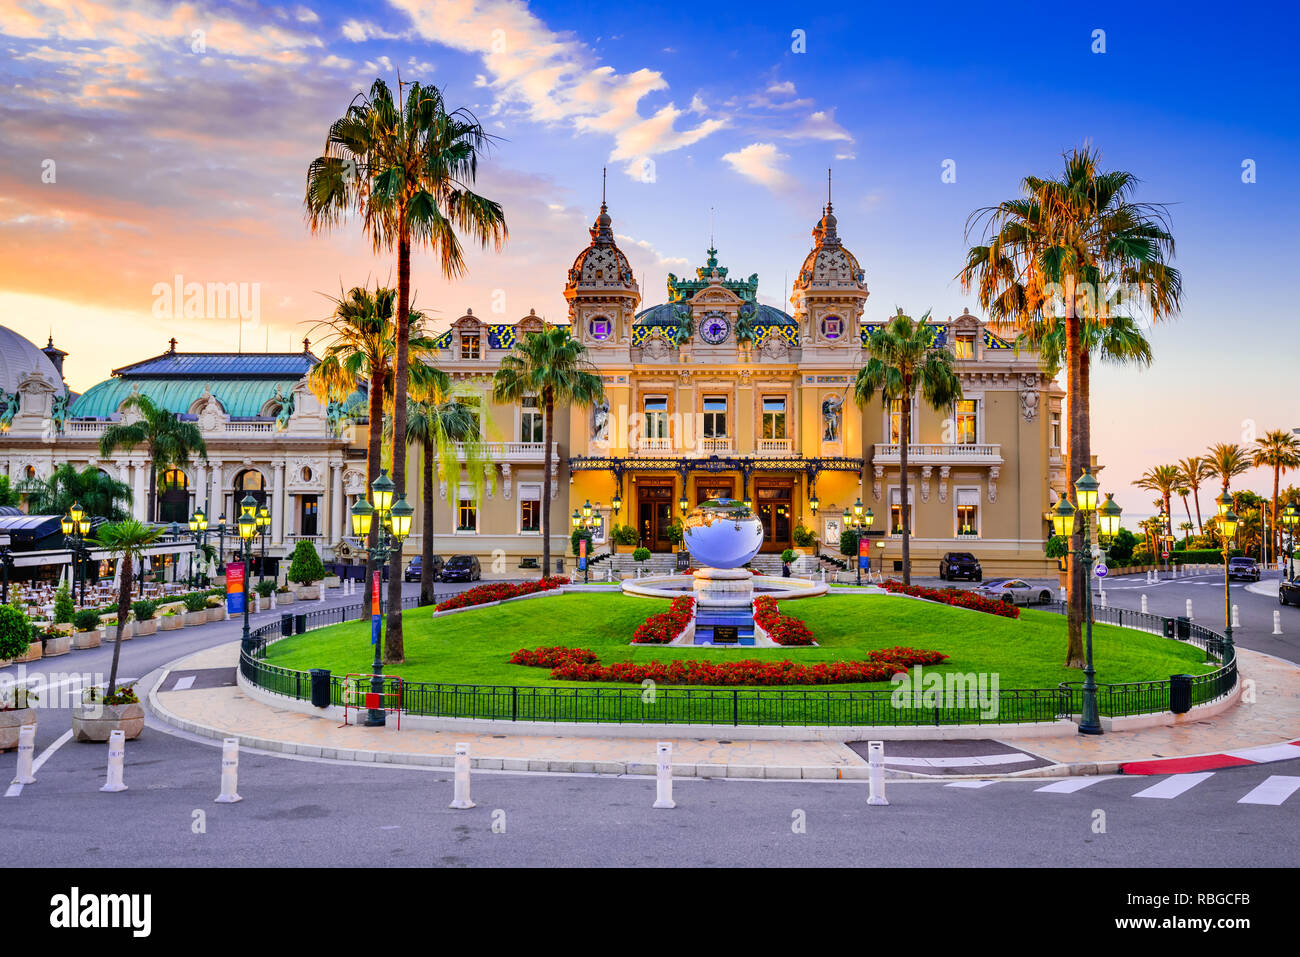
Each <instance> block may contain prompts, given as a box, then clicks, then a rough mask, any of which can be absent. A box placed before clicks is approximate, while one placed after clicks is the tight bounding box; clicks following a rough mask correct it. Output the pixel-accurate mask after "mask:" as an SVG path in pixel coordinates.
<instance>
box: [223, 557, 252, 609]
mask: <svg viewBox="0 0 1300 957" xmlns="http://www.w3.org/2000/svg"><path fill="white" fill-rule="evenodd" d="M246 578H247V574H246V572H245V569H244V563H243V562H226V614H228V615H242V614H243V613H244V602H245V601H247V596H246V595H245V594H244V581H245V580H246Z"/></svg>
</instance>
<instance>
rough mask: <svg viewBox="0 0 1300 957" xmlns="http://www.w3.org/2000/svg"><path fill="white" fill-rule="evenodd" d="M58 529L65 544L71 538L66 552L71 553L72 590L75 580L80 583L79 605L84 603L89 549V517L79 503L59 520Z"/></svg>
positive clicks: (75, 584) (75, 585) (73, 505)
mask: <svg viewBox="0 0 1300 957" xmlns="http://www.w3.org/2000/svg"><path fill="white" fill-rule="evenodd" d="M59 527H60V528H61V529H62V530H63V538H64V540H65V542H66V541H67V539H69V538H71V539H72V543H71V544H70V545H69V546H68V550H69V551H70V552H71V553H72V590H73V591H74V592H75V591H76V590H77V580H78V578H80V581H81V598H80V603H81V604H82V605H84V604H85V603H86V564H87V562H88V560H89V558H90V549H89V548H88V547H87V546H86V536H87V535H89V534H90V516H88V515H87V514H86V512H85V509H83V508H82V507H81V503H79V502H73V503H72V507H71V508H70V509H68V514H67V515H65V516H64V517H63V518H62V519H60V520H59Z"/></svg>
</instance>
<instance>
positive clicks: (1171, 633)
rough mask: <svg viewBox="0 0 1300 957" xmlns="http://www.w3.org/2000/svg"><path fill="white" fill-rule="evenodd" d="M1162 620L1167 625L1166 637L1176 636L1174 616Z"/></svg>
mask: <svg viewBox="0 0 1300 957" xmlns="http://www.w3.org/2000/svg"><path fill="white" fill-rule="evenodd" d="M1161 620H1162V621H1163V622H1164V625H1165V637H1166V638H1172V637H1174V620H1173V619H1172V618H1164V619H1161Z"/></svg>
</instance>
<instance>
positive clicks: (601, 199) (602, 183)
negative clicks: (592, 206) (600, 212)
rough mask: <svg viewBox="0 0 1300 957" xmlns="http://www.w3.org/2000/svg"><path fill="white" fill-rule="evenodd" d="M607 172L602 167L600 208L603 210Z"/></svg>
mask: <svg viewBox="0 0 1300 957" xmlns="http://www.w3.org/2000/svg"><path fill="white" fill-rule="evenodd" d="M605 172H606V168H605V167H604V166H602V167H601V168H600V208H601V209H604V208H605Z"/></svg>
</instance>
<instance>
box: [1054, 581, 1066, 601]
mask: <svg viewBox="0 0 1300 957" xmlns="http://www.w3.org/2000/svg"><path fill="white" fill-rule="evenodd" d="M1065 598H1066V595H1065V586H1064V585H1062V586H1061V587H1060V588H1058V589H1057V590H1056V600H1057V601H1065Z"/></svg>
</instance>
